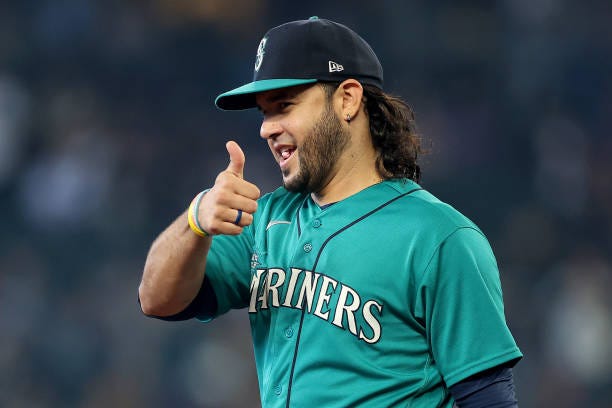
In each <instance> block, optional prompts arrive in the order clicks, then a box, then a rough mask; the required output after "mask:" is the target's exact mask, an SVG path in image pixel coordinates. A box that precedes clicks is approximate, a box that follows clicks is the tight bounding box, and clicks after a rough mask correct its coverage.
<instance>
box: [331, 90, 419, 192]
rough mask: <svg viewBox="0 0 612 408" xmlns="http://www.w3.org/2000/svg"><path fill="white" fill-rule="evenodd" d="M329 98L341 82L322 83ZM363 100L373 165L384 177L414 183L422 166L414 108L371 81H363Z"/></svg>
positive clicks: (417, 179)
mask: <svg viewBox="0 0 612 408" xmlns="http://www.w3.org/2000/svg"><path fill="white" fill-rule="evenodd" d="M321 85H322V86H323V89H324V90H325V93H326V95H327V98H328V100H331V97H332V95H333V93H334V91H335V90H336V89H337V87H338V86H339V85H340V83H329V82H327V83H325V82H324V83H321ZM363 103H364V107H365V112H366V114H367V115H368V119H369V122H370V135H371V137H372V145H373V146H374V148H375V149H376V152H377V153H378V158H377V159H376V167H377V170H378V171H379V173H380V174H381V175H382V177H383V178H385V179H393V178H407V179H410V180H414V181H416V182H417V183H418V182H419V181H420V180H421V168H420V166H419V165H418V164H417V160H418V157H419V154H421V152H422V149H421V138H420V136H419V134H418V132H417V129H416V121H415V118H414V112H413V111H412V109H411V108H410V106H408V105H407V104H406V102H404V101H403V100H402V99H400V98H399V97H397V96H393V95H389V94H386V93H385V92H383V91H382V90H381V89H379V88H377V87H375V86H372V85H363Z"/></svg>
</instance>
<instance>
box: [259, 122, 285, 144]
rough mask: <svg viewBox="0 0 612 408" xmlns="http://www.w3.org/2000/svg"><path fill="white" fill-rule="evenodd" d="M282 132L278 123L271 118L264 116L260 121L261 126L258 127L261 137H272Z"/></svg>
mask: <svg viewBox="0 0 612 408" xmlns="http://www.w3.org/2000/svg"><path fill="white" fill-rule="evenodd" d="M282 132H283V130H282V127H281V126H280V124H279V123H278V122H277V121H275V120H272V119H269V118H264V120H263V122H261V128H260V129H259V135H260V136H261V137H262V139H266V140H267V139H274V138H275V137H277V136H278V135H280V134H281V133H282Z"/></svg>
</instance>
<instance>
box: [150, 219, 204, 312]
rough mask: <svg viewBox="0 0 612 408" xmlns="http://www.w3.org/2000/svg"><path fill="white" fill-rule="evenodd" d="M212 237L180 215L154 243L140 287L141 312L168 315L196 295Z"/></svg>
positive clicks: (202, 276)
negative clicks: (196, 228) (192, 226)
mask: <svg viewBox="0 0 612 408" xmlns="http://www.w3.org/2000/svg"><path fill="white" fill-rule="evenodd" d="M210 244H211V238H210V237H205V238H202V237H199V236H198V235H196V234H195V233H194V232H193V231H191V229H190V228H189V225H188V223H187V214H186V213H183V214H181V215H180V216H179V217H178V218H177V219H176V220H175V221H174V222H173V223H172V224H170V226H169V227H168V228H166V230H164V231H163V232H162V233H161V234H160V235H159V237H158V238H157V239H156V240H155V241H154V242H153V245H152V246H151V249H150V250H149V254H148V255H147V259H146V262H145V266H144V271H143V274H142V280H141V282H140V286H139V288H138V294H139V297H140V304H141V307H142V311H143V312H144V313H145V314H147V315H155V316H169V315H173V314H176V313H178V312H180V311H182V310H183V309H184V308H185V307H187V306H188V305H189V303H191V301H192V300H193V299H194V298H195V297H196V295H197V294H198V291H199V290H200V287H201V286H202V281H203V279H204V270H205V265H206V255H207V254H208V250H209V248H210Z"/></svg>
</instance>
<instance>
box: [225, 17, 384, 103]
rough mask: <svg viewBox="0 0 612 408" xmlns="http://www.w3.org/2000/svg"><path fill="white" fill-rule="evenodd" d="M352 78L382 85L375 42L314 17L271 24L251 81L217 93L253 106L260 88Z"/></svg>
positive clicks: (231, 101) (258, 50)
mask: <svg viewBox="0 0 612 408" xmlns="http://www.w3.org/2000/svg"><path fill="white" fill-rule="evenodd" d="M348 78H354V79H356V80H358V81H359V82H361V83H362V84H367V85H373V86H376V87H378V88H380V89H382V87H383V70H382V66H381V65H380V61H378V57H376V54H375V53H374V51H373V50H372V47H370V46H369V45H368V43H367V42H365V40H364V39H363V38H361V37H360V36H359V35H358V34H357V33H355V32H354V31H352V30H351V29H350V28H348V27H346V26H344V25H342V24H338V23H336V22H333V21H330V20H325V19H322V18H318V17H310V18H309V19H308V20H298V21H292V22H289V23H285V24H282V25H280V26H278V27H274V28H272V29H271V30H269V31H268V32H267V33H266V34H265V35H264V37H263V38H262V40H261V42H260V43H259V47H258V48H257V55H256V58H255V68H254V71H253V81H252V82H249V83H248V84H246V85H243V86H241V87H238V88H236V89H232V90H231V91H228V92H225V93H222V94H221V95H219V96H217V99H215V104H216V105H217V106H218V107H219V108H220V109H223V110H239V109H248V108H254V107H255V106H256V103H255V94H256V93H258V92H263V91H270V90H272V89H280V88H286V87H290V86H296V85H303V84H310V83H315V82H318V81H324V82H335V81H338V82H340V81H344V80H345V79H348Z"/></svg>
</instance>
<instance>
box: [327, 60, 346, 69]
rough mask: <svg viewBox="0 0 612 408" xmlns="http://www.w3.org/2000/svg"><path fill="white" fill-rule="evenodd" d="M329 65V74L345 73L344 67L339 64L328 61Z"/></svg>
mask: <svg viewBox="0 0 612 408" xmlns="http://www.w3.org/2000/svg"><path fill="white" fill-rule="evenodd" d="M328 64H329V72H340V71H344V67H343V66H342V65H340V64H338V63H337V62H334V61H328Z"/></svg>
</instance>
